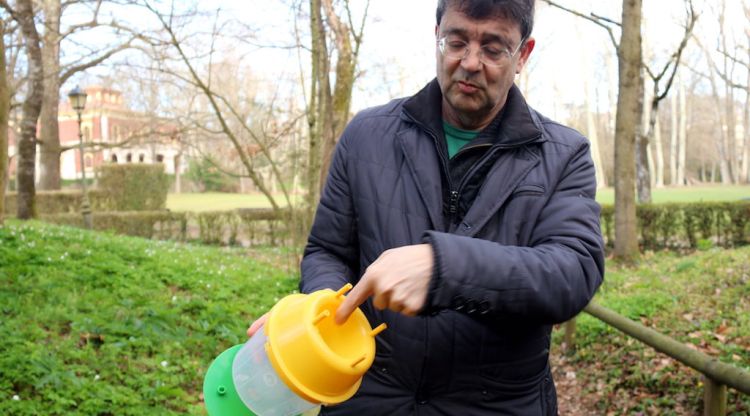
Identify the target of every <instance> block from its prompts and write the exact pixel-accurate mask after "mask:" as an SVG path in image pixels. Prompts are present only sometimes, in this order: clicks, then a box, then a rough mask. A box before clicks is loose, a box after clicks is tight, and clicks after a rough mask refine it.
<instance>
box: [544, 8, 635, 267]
mask: <svg viewBox="0 0 750 416" xmlns="http://www.w3.org/2000/svg"><path fill="white" fill-rule="evenodd" d="M544 1H545V2H546V3H547V4H549V5H550V6H553V7H556V8H558V9H560V10H563V11H565V12H568V13H571V14H573V15H576V16H578V17H581V18H583V19H586V20H588V21H590V22H592V23H594V24H596V25H598V26H600V27H602V28H603V29H604V30H605V31H606V32H607V35H608V36H609V39H610V41H611V42H612V45H613V46H614V48H615V50H616V51H617V58H618V64H619V85H618V96H617V116H616V121H615V174H614V179H615V251H614V255H615V256H616V257H618V258H621V259H623V260H625V261H629V260H632V259H634V258H636V257H637V256H638V234H637V228H636V225H637V224H636V216H635V195H634V193H633V190H634V189H635V180H636V178H635V175H636V172H635V143H636V135H637V132H638V131H639V130H640V127H639V126H640V123H641V121H640V119H641V111H642V108H643V107H642V97H643V96H642V93H641V92H642V91H643V77H642V76H641V68H642V62H643V58H642V52H641V43H642V40H641V14H642V1H641V0H623V2H622V20H621V23H620V22H616V21H613V20H612V19H609V18H606V17H603V16H598V15H596V14H593V13H590V14H584V13H582V12H579V11H576V10H573V9H570V8H568V7H565V6H562V5H560V4H558V3H557V2H554V1H551V0H544ZM617 28H619V29H620V31H621V35H620V39H619V41H618V39H617V37H616V35H615V29H617Z"/></svg>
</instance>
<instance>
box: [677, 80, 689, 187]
mask: <svg viewBox="0 0 750 416" xmlns="http://www.w3.org/2000/svg"><path fill="white" fill-rule="evenodd" d="M686 94H687V92H686V91H685V84H684V83H683V82H682V80H681V81H680V84H679V95H678V97H679V99H678V101H679V108H680V112H679V113H680V118H679V123H680V126H679V130H678V132H677V182H675V185H677V186H683V185H685V166H686V161H687V151H686V149H687V120H688V113H687V97H686Z"/></svg>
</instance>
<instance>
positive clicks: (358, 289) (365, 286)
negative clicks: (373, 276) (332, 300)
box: [335, 274, 372, 325]
mask: <svg viewBox="0 0 750 416" xmlns="http://www.w3.org/2000/svg"><path fill="white" fill-rule="evenodd" d="M366 276H367V274H365V276H362V279H360V281H359V283H357V285H356V286H354V289H352V290H351V292H349V294H348V295H346V298H345V299H344V301H343V302H341V305H339V307H338V309H336V317H335V320H336V323H337V324H339V325H341V324H343V323H344V322H346V320H347V319H349V316H351V314H352V313H353V312H354V310H355V309H357V307H359V305H361V304H362V303H364V301H365V300H367V298H369V297H370V295H372V286H371V285H370V281H369V279H366Z"/></svg>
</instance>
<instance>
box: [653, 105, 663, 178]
mask: <svg viewBox="0 0 750 416" xmlns="http://www.w3.org/2000/svg"><path fill="white" fill-rule="evenodd" d="M662 146H663V145H662V142H661V124H660V123H659V117H658V116H657V117H656V122H655V123H654V159H655V160H654V164H655V166H654V171H655V172H656V178H655V180H654V186H655V187H657V188H663V187H664V149H663V147H662Z"/></svg>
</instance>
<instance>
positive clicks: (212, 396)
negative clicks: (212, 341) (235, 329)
mask: <svg viewBox="0 0 750 416" xmlns="http://www.w3.org/2000/svg"><path fill="white" fill-rule="evenodd" d="M242 345H243V344H239V345H235V346H234V347H232V348H229V349H228V350H226V351H224V352H222V353H221V354H219V356H218V357H216V359H215V360H214V362H212V363H211V366H209V367H208V371H207V372H206V377H205V378H203V402H204V403H205V404H206V410H207V411H208V414H209V415H210V416H230V415H231V416H255V413H253V412H251V411H250V409H248V408H247V407H246V406H245V404H244V403H243V402H242V399H240V396H239V395H238V394H237V390H236V389H235V388H234V382H233V381H232V362H233V361H234V356H235V355H237V352H238V351H239V350H240V348H242Z"/></svg>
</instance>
